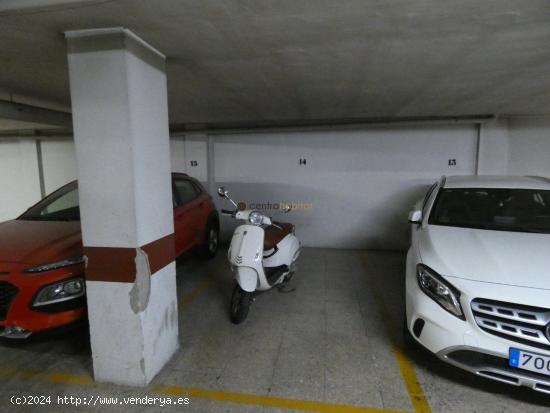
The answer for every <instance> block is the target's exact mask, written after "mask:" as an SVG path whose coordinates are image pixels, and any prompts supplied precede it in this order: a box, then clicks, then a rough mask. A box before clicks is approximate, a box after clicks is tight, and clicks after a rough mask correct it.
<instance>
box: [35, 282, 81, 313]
mask: <svg viewBox="0 0 550 413" xmlns="http://www.w3.org/2000/svg"><path fill="white" fill-rule="evenodd" d="M84 291H85V284H84V278H82V277H78V278H71V279H69V280H64V281H59V282H56V283H54V284H50V285H47V286H45V287H43V288H42V289H41V290H40V291H39V293H38V294H37V295H36V298H35V299H34V302H33V306H34V307H39V306H42V305H47V304H54V303H59V302H62V301H67V300H72V299H74V298H78V297H81V296H83V295H84Z"/></svg>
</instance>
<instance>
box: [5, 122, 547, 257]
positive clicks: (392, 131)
mask: <svg viewBox="0 0 550 413" xmlns="http://www.w3.org/2000/svg"><path fill="white" fill-rule="evenodd" d="M209 142H210V145H209ZM41 147H42V167H43V172H44V173H43V179H44V186H45V190H46V193H50V192H51V191H53V190H55V189H56V188H58V187H59V186H61V185H63V184H65V183H67V182H69V181H71V180H73V179H75V178H76V161H75V155H74V144H73V142H72V141H71V140H69V139H66V138H63V139H61V138H59V139H52V138H48V139H42V141H41ZM171 151H172V153H171V162H172V170H174V171H178V172H187V173H189V174H190V175H192V176H195V177H197V178H198V179H199V180H200V181H202V182H203V183H205V186H206V187H207V188H208V189H209V190H210V191H211V192H213V191H214V190H215V188H216V187H217V186H218V185H226V186H227V187H228V188H229V189H230V191H231V192H232V194H234V196H235V198H236V199H238V200H239V201H243V202H248V203H255V204H268V203H270V204H272V205H273V204H276V203H277V202H294V203H297V204H300V203H301V204H305V205H302V207H303V209H300V208H297V209H296V210H295V211H293V212H292V213H291V214H289V215H287V216H284V217H279V218H280V219H281V220H283V219H284V220H289V221H291V222H294V223H295V224H296V225H297V227H298V231H299V233H300V237H301V238H302V240H303V242H304V244H305V245H315V246H327V247H356V248H360V247H376V248H397V249H400V248H403V247H404V246H405V245H406V243H407V238H406V231H407V225H406V224H405V222H404V220H405V218H404V217H405V216H406V212H407V209H408V208H409V207H410V205H411V204H412V203H413V202H414V201H415V200H416V199H417V198H418V197H420V196H421V195H422V192H423V191H424V189H425V188H426V186H427V185H428V184H429V183H430V182H432V181H434V180H436V179H437V178H438V177H439V176H440V175H442V174H447V175H452V174H471V173H475V170H476V167H477V170H478V173H480V174H519V175H545V176H549V177H550V162H549V161H550V118H517V119H509V120H499V121H496V122H490V123H487V124H484V125H482V127H481V130H480V131H479V142H478V129H477V126H474V125H454V126H441V125H438V126H416V127H412V126H407V127H386V128H371V129H369V130H355V131H351V130H347V131H344V130H340V131H338V130H330V131H315V132H313V131H311V132H271V133H253V134H225V135H220V134H215V135H209V136H207V135H205V134H191V135H186V136H175V137H173V138H172V140H171ZM477 153H478V155H477V156H478V158H477V161H476V154H477ZM37 159H38V158H37V151H36V144H35V141H34V140H33V139H31V138H24V139H15V138H14V139H5V138H4V139H2V140H0V191H2V193H3V194H9V196H10V202H8V203H2V204H0V221H3V220H7V219H11V218H14V217H15V216H17V215H18V214H20V213H21V212H23V211H24V210H25V209H26V208H28V207H29V206H30V205H31V204H33V203H34V202H36V201H37V200H39V199H40V183H39V172H38V162H37ZM209 159H210V160H211V162H210V164H209V162H208V161H209ZM300 159H305V160H306V163H305V165H304V164H302V165H300V162H299V160H300ZM449 160H456V165H449ZM215 199H216V202H217V203H218V206H219V207H222V206H227V205H225V204H224V203H223V201H222V200H219V199H218V198H217V197H215ZM272 205H271V211H270V213H274V212H275V211H274V210H273V206H272ZM256 206H258V205H256ZM260 206H261V205H260ZM308 206H310V208H308ZM264 207H270V206H269V205H264ZM233 224H234V223H233V222H231V220H228V219H225V218H224V224H223V233H224V236H225V237H226V238H227V237H229V236H230V233H231V230H232V228H233Z"/></svg>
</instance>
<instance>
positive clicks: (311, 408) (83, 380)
mask: <svg viewBox="0 0 550 413" xmlns="http://www.w3.org/2000/svg"><path fill="white" fill-rule="evenodd" d="M0 378H10V379H19V380H37V381H43V382H49V383H54V384H63V385H73V386H89V385H95V386H96V388H97V389H98V390H99V389H101V388H102V387H104V388H108V389H109V390H110V391H111V392H112V390H113V388H112V386H110V385H107V384H101V383H96V382H94V380H93V379H92V378H91V377H90V376H87V375H84V374H67V373H44V372H40V371H35V370H22V369H17V368H9V367H0ZM143 391H144V392H146V393H149V394H151V393H153V394H162V395H166V396H178V397H189V398H190V399H191V403H193V399H204V400H213V401H219V402H225V403H228V402H229V403H237V404H246V405H254V406H262V407H272V408H280V409H293V410H302V411H305V412H317V413H405V412H402V411H398V410H386V409H379V408H372V407H358V406H350V405H345V404H336V403H322V402H315V401H309V400H296V399H285V398H282V397H275V396H259V395H255V394H247V393H236V392H228V391H223V390H208V389H199V388H194V387H180V386H166V385H159V386H151V387H148V388H145V389H143Z"/></svg>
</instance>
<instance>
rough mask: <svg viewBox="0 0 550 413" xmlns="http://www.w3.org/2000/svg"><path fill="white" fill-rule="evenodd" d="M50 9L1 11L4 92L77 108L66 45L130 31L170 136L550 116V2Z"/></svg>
mask: <svg viewBox="0 0 550 413" xmlns="http://www.w3.org/2000/svg"><path fill="white" fill-rule="evenodd" d="M27 1H28V0H27ZM43 1H44V0H43ZM46 1H47V0H46ZM12 3H17V2H12ZM21 3H24V2H21ZM53 3H56V4H55V5H54V6H53V7H51V8H40V7H38V8H33V7H31V8H24V9H18V8H17V7H14V8H11V9H10V8H8V9H5V10H3V11H2V10H1V9H0V62H1V64H0V88H4V89H7V90H10V92H13V93H21V94H26V95H32V96H35V97H37V98H40V99H48V100H52V101H55V102H57V103H58V104H61V105H63V104H65V105H66V104H68V103H69V102H70V97H69V87H68V76H67V64H66V56H65V51H66V49H65V47H66V46H65V41H64V38H63V32H64V31H65V30H72V29H82V28H95V27H108V26H124V27H127V28H129V29H131V30H133V31H134V32H135V33H136V34H138V35H139V36H141V37H142V38H143V39H145V40H146V41H147V42H149V43H151V44H152V45H153V46H155V47H156V48H158V49H159V50H161V51H162V52H163V53H165V54H166V55H167V56H168V86H169V107H170V122H171V123H172V124H194V123H199V124H200V123H207V124H216V123H218V124H219V123H227V122H251V123H255V122H266V121H267V122H269V121H284V120H316V119H319V120H331V119H350V118H357V119H366V118H403V117H440V116H460V115H477V114H499V115H527V114H549V113H550V2H548V0H538V1H537V0H530V1H525V0H483V1H479V0H462V1H456V0H340V1H335V0H223V1H220V0H155V1H151V0H118V1H116V0H115V1H95V2H93V1H84V2H83V1H82V0H80V1H77V2H71V1H66V0H63V1H60V0H57V1H53Z"/></svg>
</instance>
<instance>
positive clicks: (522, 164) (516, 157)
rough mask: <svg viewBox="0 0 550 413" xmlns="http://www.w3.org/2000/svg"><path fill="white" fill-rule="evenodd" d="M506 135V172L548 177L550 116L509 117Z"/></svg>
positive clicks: (549, 165)
mask: <svg viewBox="0 0 550 413" xmlns="http://www.w3.org/2000/svg"><path fill="white" fill-rule="evenodd" d="M508 135H509V145H510V147H509V161H508V168H507V170H508V173H509V174H513V175H543V176H546V177H550V118H544V117H540V118H521V119H519V118H518V119H511V120H510V121H509V122H508Z"/></svg>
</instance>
